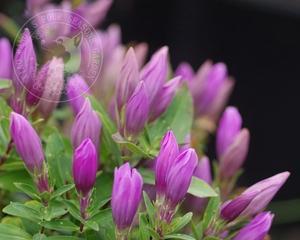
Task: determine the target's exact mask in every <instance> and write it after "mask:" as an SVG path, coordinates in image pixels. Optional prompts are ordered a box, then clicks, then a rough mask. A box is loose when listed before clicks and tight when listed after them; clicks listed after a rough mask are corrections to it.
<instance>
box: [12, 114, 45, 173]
mask: <svg viewBox="0 0 300 240" xmlns="http://www.w3.org/2000/svg"><path fill="white" fill-rule="evenodd" d="M10 134H11V137H12V139H13V142H14V144H15V146H16V150H17V152H18V153H19V155H20V156H21V158H22V159H23V161H24V163H25V165H26V167H27V169H28V170H29V171H30V172H31V173H37V174H40V173H42V170H43V162H44V153H43V149H42V144H41V140H40V138H39V136H38V135H37V133H36V131H35V130H34V129H33V127H32V126H31V125H30V123H29V122H28V120H27V119H25V118H24V117H23V116H22V115H20V114H18V113H15V112H12V113H11V115H10Z"/></svg>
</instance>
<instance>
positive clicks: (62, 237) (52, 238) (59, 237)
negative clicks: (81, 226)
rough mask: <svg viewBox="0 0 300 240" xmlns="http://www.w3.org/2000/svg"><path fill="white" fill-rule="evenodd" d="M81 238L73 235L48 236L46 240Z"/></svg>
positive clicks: (78, 239) (76, 239) (77, 239)
mask: <svg viewBox="0 0 300 240" xmlns="http://www.w3.org/2000/svg"><path fill="white" fill-rule="evenodd" d="M80 239H81V238H78V237H73V236H50V237H47V240H80Z"/></svg>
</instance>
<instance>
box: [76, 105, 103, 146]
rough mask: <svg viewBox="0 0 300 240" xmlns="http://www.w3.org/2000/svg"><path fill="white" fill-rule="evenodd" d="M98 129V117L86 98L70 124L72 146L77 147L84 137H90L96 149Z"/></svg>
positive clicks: (99, 127) (98, 136) (99, 124)
mask: <svg viewBox="0 0 300 240" xmlns="http://www.w3.org/2000/svg"><path fill="white" fill-rule="evenodd" d="M100 130H101V122H100V119H99V117H98V115H97V113H96V112H95V111H94V110H93V108H92V106H91V103H90V101H89V100H88V99H86V100H85V102H84V104H83V106H82V108H81V110H80V112H79V113H78V114H77V116H76V119H75V121H74V123H73V126H72V130H71V139H72V144H73V147H74V148H77V147H78V146H79V145H80V144H81V142H82V141H83V140H84V139H86V138H90V139H91V140H92V142H93V143H94V145H95V147H96V149H98V147H99V138H100Z"/></svg>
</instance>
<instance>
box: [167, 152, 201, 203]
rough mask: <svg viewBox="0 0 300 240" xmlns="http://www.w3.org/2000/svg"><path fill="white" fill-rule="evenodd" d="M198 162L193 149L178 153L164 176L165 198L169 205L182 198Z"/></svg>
mask: <svg viewBox="0 0 300 240" xmlns="http://www.w3.org/2000/svg"><path fill="white" fill-rule="evenodd" d="M197 163H198V157H197V154H196V152H195V150H194V149H192V148H190V149H187V150H185V151H184V152H182V153H180V154H179V155H178V156H177V158H176V159H175V160H174V162H173V163H172V166H171V167H170V170H169V172H168V173H167V176H166V194H165V195H166V199H167V201H168V203H169V204H170V206H171V207H173V208H175V207H176V205H177V204H178V203H179V202H180V201H182V200H183V198H184V196H185V194H186V193H187V190H188V188H189V186H190V183H191V180H192V176H193V173H194V171H195V168H196V166H197Z"/></svg>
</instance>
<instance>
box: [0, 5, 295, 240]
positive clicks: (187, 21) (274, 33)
mask: <svg viewBox="0 0 300 240" xmlns="http://www.w3.org/2000/svg"><path fill="white" fill-rule="evenodd" d="M12 2H17V3H16V8H17V9H19V10H20V12H19V13H21V12H22V3H20V1H12V0H10V1H7V0H5V1H3V0H2V1H1V5H2V6H1V10H4V11H5V12H9V13H14V14H16V13H15V12H16V10H15V9H12V8H11V6H12ZM297 2H299V1H293V0H273V1H270V0H260V1H258V0H257V1H255V0H248V1H241V0H240V1H226V0H223V1H220V0H219V1H218V0H189V1H188V0H185V1H182V0H181V1H180V0H172V1H166V0H160V1H158V0H156V1H154V0H152V1H150V0H149V1H146V0H115V2H114V4H113V7H112V9H111V11H110V12H109V15H108V18H107V20H106V22H105V23H104V26H107V25H108V24H110V23H119V24H120V25H121V28H122V33H123V42H124V43H126V42H129V41H132V40H137V41H147V42H148V43H149V45H150V50H151V52H153V51H154V50H155V49H157V48H158V47H160V46H163V45H168V46H169V47H170V55H171V61H172V64H173V66H174V67H176V66H177V65H178V63H180V62H181V61H183V60H184V61H188V62H190V63H191V64H192V65H193V67H194V68H197V67H198V66H199V65H200V64H201V63H202V62H203V61H204V60H206V59H208V58H209V59H212V60H214V61H224V62H225V63H226V64H227V65H228V68H229V72H230V74H231V75H232V76H234V77H235V79H236V86H235V90H234V92H233V94H232V97H231V99H230V104H231V105H235V106H237V107H238V108H239V110H240V112H241V114H242V116H243V118H244V126H246V127H248V128H249V129H250V131H251V148H250V153H249V157H248V160H247V163H246V165H245V169H246V171H245V174H244V175H243V177H242V179H241V183H242V184H245V185H250V184H253V183H255V182H256V181H257V180H260V179H262V178H266V177H268V176H271V175H273V174H275V173H277V172H281V171H285V170H288V171H290V172H291V173H292V175H291V177H290V179H289V180H288V182H287V184H286V185H285V186H284V187H283V189H282V190H281V191H280V193H279V194H278V196H277V198H276V199H277V200H280V201H283V200H289V199H296V198H300V187H299V182H300V174H299V172H300V157H299V149H300V140H299V137H300V127H299V125H300V117H299V116H300V115H299V111H300V108H299V103H300V94H299V90H298V89H299V86H300V85H299V81H300V77H299V75H300V60H299V57H300V2H299V3H297ZM18 16H20V14H19V15H18ZM210 148H211V149H213V144H212V146H211V147H210ZM210 152H212V151H211V150H210ZM211 155H212V154H211ZM289 203H291V204H287V203H286V204H285V206H288V207H289V208H290V209H289V211H290V212H289V216H292V214H294V215H293V216H292V218H294V219H291V217H288V219H287V222H293V223H289V224H281V225H277V227H275V228H273V233H274V234H273V236H274V239H299V237H297V235H296V234H297V232H296V230H297V227H298V228H299V225H300V224H299V223H300V213H299V208H300V203H299V202H289ZM292 203H294V205H293V204H292ZM295 203H296V204H295ZM298 203H299V204H298ZM275 210H276V209H275ZM286 212H287V211H286V210H284V211H281V212H280V209H279V210H278V215H280V216H279V217H278V218H280V217H281V216H282V218H284V213H286ZM281 234H282V235H281ZM283 234H284V237H283ZM276 237H277V238H276Z"/></svg>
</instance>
